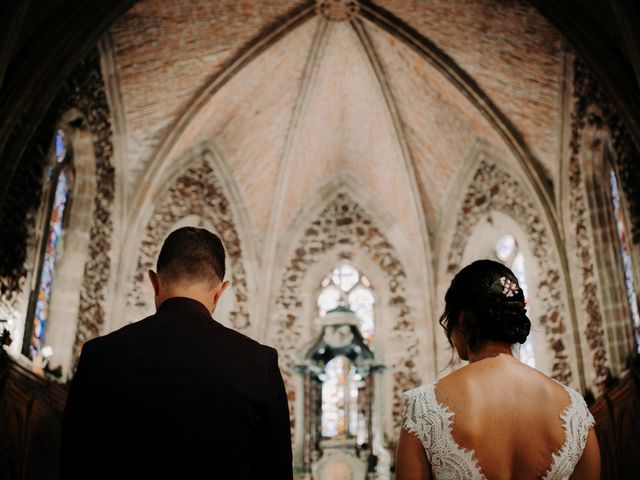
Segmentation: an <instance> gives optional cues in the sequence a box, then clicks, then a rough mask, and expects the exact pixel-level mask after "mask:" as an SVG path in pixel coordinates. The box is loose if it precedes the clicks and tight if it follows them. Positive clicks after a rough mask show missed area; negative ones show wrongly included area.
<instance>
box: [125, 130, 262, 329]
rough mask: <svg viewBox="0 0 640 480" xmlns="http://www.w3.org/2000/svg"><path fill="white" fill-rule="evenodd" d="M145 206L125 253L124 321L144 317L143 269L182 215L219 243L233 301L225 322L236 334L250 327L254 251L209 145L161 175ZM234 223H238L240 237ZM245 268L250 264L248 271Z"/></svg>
mask: <svg viewBox="0 0 640 480" xmlns="http://www.w3.org/2000/svg"><path fill="white" fill-rule="evenodd" d="M153 198H154V201H153V202H150V204H149V205H148V209H149V211H150V214H149V215H148V216H147V219H146V222H145V227H144V229H143V231H142V232H141V235H140V237H138V238H140V239H141V240H139V242H138V243H137V244H135V245H134V246H133V249H132V250H131V254H132V256H133V258H131V260H132V262H131V263H132V264H133V265H135V267H134V270H133V271H132V272H130V277H129V282H130V285H131V287H130V289H129V293H128V295H127V305H128V306H129V307H131V310H132V312H131V314H130V315H129V316H128V320H129V321H136V320H139V319H140V318H141V316H143V315H144V314H145V313H147V314H148V313H150V312H149V309H150V307H151V305H150V300H151V298H149V297H148V295H147V294H146V291H145V289H144V284H145V282H146V280H145V276H146V272H147V270H148V269H152V268H154V267H155V261H156V258H157V255H158V253H159V251H160V247H161V246H162V241H163V240H164V238H165V237H166V236H167V235H168V234H169V233H170V231H169V230H170V229H171V228H172V226H174V225H176V224H177V223H179V222H180V221H181V220H183V219H185V218H187V217H195V218H197V219H199V221H203V222H205V224H211V226H212V227H213V229H214V230H215V231H216V233H217V234H218V235H219V236H220V238H221V239H222V241H223V243H224V245H225V249H226V253H227V256H228V259H229V265H230V273H231V275H230V277H231V281H232V285H233V292H234V297H235V302H234V306H233V308H232V309H231V312H230V313H229V323H230V324H231V325H232V326H233V327H234V328H236V329H237V330H241V331H249V330H250V329H251V328H252V324H251V318H252V315H251V312H250V306H249V297H250V292H251V291H253V290H254V289H255V281H254V280H255V273H254V270H255V262H256V260H255V255H254V252H255V249H254V248H253V247H252V243H251V238H252V235H251V234H250V228H249V225H248V220H247V218H246V215H245V214H244V211H243V206H242V205H243V204H242V199H241V198H240V195H239V192H238V190H237V188H236V187H235V185H234V183H233V181H232V179H231V176H230V173H229V171H228V169H227V167H226V164H225V162H224V160H223V159H222V157H221V155H220V154H219V152H218V151H217V149H216V148H215V145H214V144H213V143H211V142H206V143H205V144H201V145H198V146H197V147H195V148H193V149H192V150H191V151H189V152H188V154H187V155H185V156H184V157H183V158H182V159H181V161H179V162H176V165H175V166H174V168H173V169H172V171H171V172H168V173H167V175H166V181H165V186H164V187H163V188H158V189H157V191H156V192H154V195H153ZM238 225H242V226H243V228H244V231H243V232H242V233H241V232H240V231H239V229H238ZM247 264H250V265H252V267H251V273H248V272H247Z"/></svg>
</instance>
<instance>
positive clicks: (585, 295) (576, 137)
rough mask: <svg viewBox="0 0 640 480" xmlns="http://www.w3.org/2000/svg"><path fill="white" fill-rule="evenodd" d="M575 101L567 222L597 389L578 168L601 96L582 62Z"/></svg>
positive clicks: (590, 269) (600, 329)
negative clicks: (587, 128)
mask: <svg viewBox="0 0 640 480" xmlns="http://www.w3.org/2000/svg"><path fill="white" fill-rule="evenodd" d="M574 67H575V71H574V98H575V103H574V106H573V111H572V113H571V140H570V148H571V157H570V158H569V219H570V222H571V226H572V230H573V232H572V234H573V235H572V237H573V238H572V240H573V245H574V247H575V250H574V261H575V262H576V265H577V267H578V269H579V273H580V275H579V279H580V304H581V306H582V308H583V309H584V311H585V313H586V317H587V327H586V332H585V334H586V338H587V344H588V345H589V349H590V350H591V355H592V360H591V361H592V364H593V368H594V373H595V378H594V383H595V385H596V386H598V385H601V384H602V382H604V380H605V379H606V377H607V350H606V346H605V334H604V321H603V317H602V310H601V306H600V300H599V297H598V288H599V287H598V279H597V276H596V270H595V263H596V261H595V254H594V252H593V246H592V243H591V241H590V235H591V234H592V233H591V232H592V230H591V229H590V227H589V210H588V201H587V199H586V192H585V185H584V178H583V173H582V168H581V164H580V149H581V146H582V143H583V142H582V140H583V138H582V137H583V131H584V127H585V123H586V122H587V116H588V113H587V110H588V107H589V106H590V105H591V104H593V102H596V101H600V102H601V101H602V98H601V92H600V91H599V89H597V87H596V85H595V84H594V83H593V81H592V78H591V75H590V74H589V73H588V71H587V70H586V69H585V68H584V65H582V63H581V62H579V61H578V60H576V62H575V63H574Z"/></svg>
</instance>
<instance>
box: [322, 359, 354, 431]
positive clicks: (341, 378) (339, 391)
mask: <svg viewBox="0 0 640 480" xmlns="http://www.w3.org/2000/svg"><path fill="white" fill-rule="evenodd" d="M323 378H324V381H323V383H322V436H323V437H328V438H331V437H336V436H347V435H349V436H358V433H359V430H361V429H359V428H358V426H359V424H360V423H362V422H361V421H360V420H361V419H360V415H359V411H358V375H357V374H356V371H355V367H354V366H353V365H352V363H351V362H350V361H349V359H347V358H346V357H344V356H339V357H335V358H333V359H331V360H330V361H329V362H328V363H327V365H326V366H325V370H324V377H323Z"/></svg>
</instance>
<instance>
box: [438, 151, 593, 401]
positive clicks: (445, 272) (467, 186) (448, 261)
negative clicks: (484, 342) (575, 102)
mask: <svg viewBox="0 0 640 480" xmlns="http://www.w3.org/2000/svg"><path fill="white" fill-rule="evenodd" d="M461 178H462V182H461V185H460V189H458V190H457V192H456V193H457V195H453V194H452V196H451V198H450V201H449V202H448V211H450V212H452V214H451V215H450V217H449V218H448V222H446V225H445V227H444V228H443V230H444V233H443V241H442V243H441V244H440V251H439V255H440V267H439V282H438V298H439V299H443V298H444V294H445V292H446V289H447V288H448V286H449V283H450V281H451V279H452V278H453V275H454V274H455V273H456V272H457V271H458V270H460V269H461V268H462V267H463V266H464V265H465V263H464V261H465V260H466V259H465V258H464V253H465V249H466V247H467V245H468V243H469V237H470V235H471V234H472V233H473V231H474V229H475V228H476V226H477V225H478V224H479V223H480V222H483V221H487V218H488V217H489V216H490V215H492V214H494V213H495V212H500V213H502V214H504V215H506V216H508V217H511V218H512V219H517V223H518V224H519V225H521V231H523V232H525V233H526V244H527V245H528V246H529V248H530V251H531V256H532V257H533V258H534V259H535V262H532V263H534V264H536V265H537V266H536V269H537V276H536V277H537V278H536V283H535V286H534V288H535V290H536V296H537V298H538V299H539V303H537V304H536V307H535V310H536V317H537V318H536V319H535V320H534V325H540V326H542V327H543V328H544V331H545V337H546V344H547V345H548V346H549V348H550V350H551V352H552V354H551V355H550V358H549V363H548V366H547V370H548V371H549V373H550V374H551V376H553V377H554V378H556V379H557V380H559V381H562V382H564V383H565V384H571V385H573V386H575V387H578V388H583V387H584V375H583V370H582V357H581V348H580V341H579V336H578V333H577V331H576V330H575V325H574V323H575V318H574V316H573V313H572V310H571V308H570V305H569V304H568V295H567V289H569V288H570V283H568V277H567V274H566V268H565V260H566V257H565V254H564V251H563V250H562V247H561V245H560V244H559V235H558V232H557V225H556V224H555V223H554V221H553V219H549V218H547V216H546V214H545V212H546V210H545V209H544V208H543V206H542V203H541V201H539V199H537V197H536V196H535V194H534V193H532V190H533V189H530V188H529V186H528V184H527V182H526V180H524V178H526V177H524V176H523V175H521V174H520V172H519V169H518V167H517V164H515V163H514V162H513V161H509V160H508V159H503V158H502V156H501V155H500V152H499V151H498V150H495V149H491V148H488V147H487V146H485V145H481V144H479V145H477V146H476V147H475V149H474V151H473V152H472V156H471V158H470V161H469V163H468V165H467V168H466V171H465V172H462V174H461ZM441 306H442V307H443V306H444V305H443V300H441ZM442 307H441V308H442ZM437 341H438V345H439V347H438V365H439V367H440V368H446V366H447V364H448V363H449V362H450V360H451V357H450V354H449V353H448V352H450V350H449V348H448V345H447V342H446V339H445V338H443V336H440V337H437Z"/></svg>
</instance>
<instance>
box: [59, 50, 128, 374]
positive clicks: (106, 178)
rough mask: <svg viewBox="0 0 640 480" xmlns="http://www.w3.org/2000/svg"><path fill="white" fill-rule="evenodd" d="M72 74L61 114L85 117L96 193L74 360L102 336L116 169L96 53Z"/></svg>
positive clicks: (105, 97)
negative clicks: (76, 113)
mask: <svg viewBox="0 0 640 480" xmlns="http://www.w3.org/2000/svg"><path fill="white" fill-rule="evenodd" d="M75 72H78V74H79V78H78V79H77V80H74V82H68V83H67V85H68V86H67V88H68V90H69V95H68V96H67V99H68V100H67V101H68V103H67V105H66V108H64V109H63V111H66V110H69V109H70V108H77V109H78V110H80V111H81V112H82V113H83V114H84V117H85V119H86V122H87V127H88V128H89V129H90V131H91V133H92V134H93V149H94V153H95V158H96V177H97V178H96V187H97V190H96V196H95V204H94V210H93V220H92V225H91V230H90V233H89V255H88V257H87V263H86V264H85V266H84V280H83V282H82V289H81V290H80V307H79V313H78V329H77V332H76V339H75V344H74V352H73V358H74V361H76V360H77V359H78V358H79V356H80V351H81V349H82V345H84V343H85V342H86V341H87V340H90V339H92V338H94V337H96V336H98V335H100V334H101V333H102V327H103V326H104V322H105V309H104V302H105V290H106V288H107V284H108V282H109V277H110V275H111V258H110V256H109V254H110V251H111V243H112V237H113V221H112V218H111V209H112V205H113V200H114V195H115V169H114V168H113V165H111V157H112V156H113V143H112V136H113V133H112V130H111V120H110V119H111V114H110V111H109V105H108V103H107V96H106V94H105V86H104V81H103V79H102V71H101V67H100V54H99V53H98V50H95V49H94V50H92V52H91V53H90V54H89V55H88V56H87V58H86V59H85V60H84V61H83V62H81V63H80V65H78V67H77V68H76V70H75ZM72 78H75V76H74V77H72Z"/></svg>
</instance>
